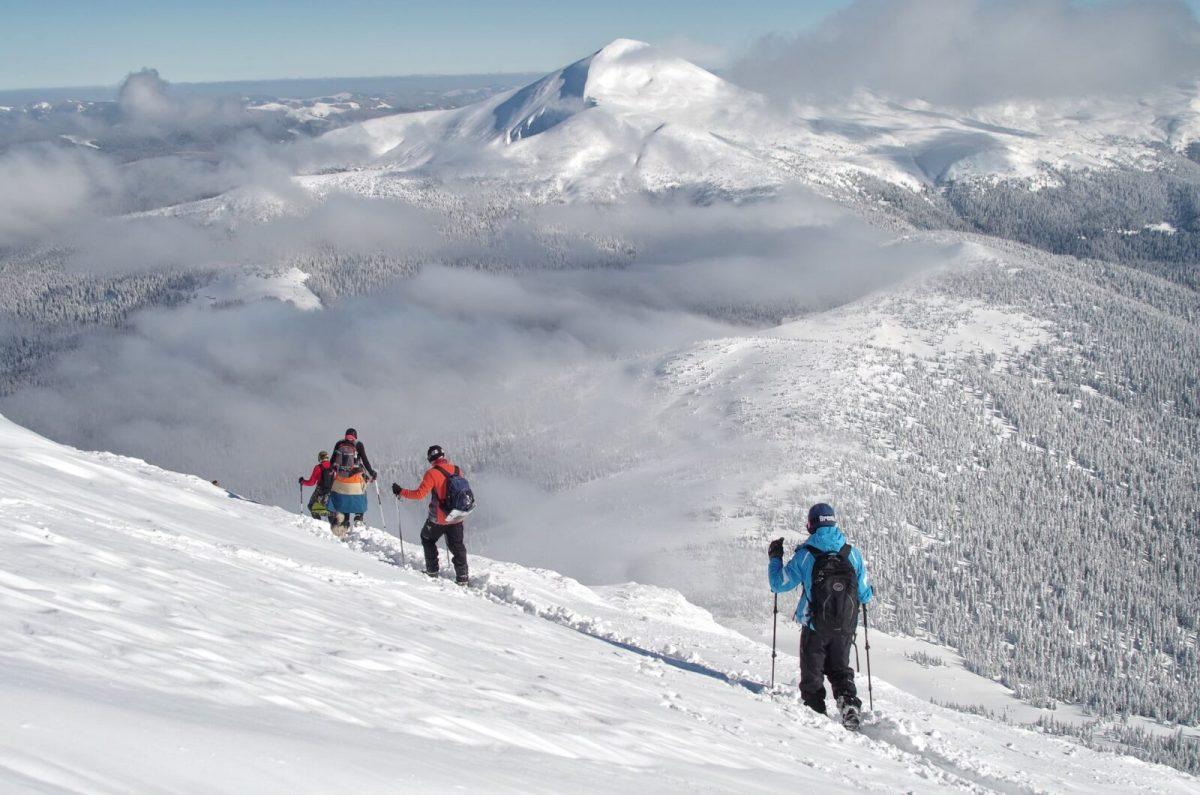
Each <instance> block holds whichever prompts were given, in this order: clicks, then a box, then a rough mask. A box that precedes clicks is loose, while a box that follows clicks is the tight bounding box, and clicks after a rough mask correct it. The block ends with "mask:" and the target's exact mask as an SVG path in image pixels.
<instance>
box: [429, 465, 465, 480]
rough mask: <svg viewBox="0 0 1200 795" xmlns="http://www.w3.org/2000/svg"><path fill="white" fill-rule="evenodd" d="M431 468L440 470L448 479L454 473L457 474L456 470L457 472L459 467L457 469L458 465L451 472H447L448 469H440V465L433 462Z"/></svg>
mask: <svg viewBox="0 0 1200 795" xmlns="http://www.w3.org/2000/svg"><path fill="white" fill-rule="evenodd" d="M433 468H434V469H436V470H437V471H438V472H441V473H442V474H443V475H445V476H446V480H449V479H450V478H452V477H454V476H455V475H457V474H458V472H459V469H458V467H454V471H453V472H448V471H446V470H445V469H442V468H441V467H440V466H438V465H437V464H434V465H433Z"/></svg>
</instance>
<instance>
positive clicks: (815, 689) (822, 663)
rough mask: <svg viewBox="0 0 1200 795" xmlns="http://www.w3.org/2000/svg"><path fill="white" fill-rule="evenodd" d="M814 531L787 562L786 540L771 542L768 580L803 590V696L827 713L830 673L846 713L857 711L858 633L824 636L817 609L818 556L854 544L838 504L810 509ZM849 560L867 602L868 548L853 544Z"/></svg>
mask: <svg viewBox="0 0 1200 795" xmlns="http://www.w3.org/2000/svg"><path fill="white" fill-rule="evenodd" d="M808 532H809V537H808V541H806V542H805V543H804V544H803V545H802V546H799V547H797V548H796V554H795V555H793V556H792V559H791V560H789V561H788V562H787V565H786V566H785V565H784V563H783V539H776V540H775V541H772V542H771V545H770V546H769V547H768V548H767V555H768V558H769V562H768V566H767V580H768V582H769V583H770V586H771V590H772V591H773V592H775V593H784V592H786V591H791V590H794V589H795V588H800V589H801V591H800V601H799V603H798V604H797V605H796V613H795V619H796V621H797V622H799V623H800V626H801V629H800V696H801V698H803V699H804V703H805V704H807V705H808V706H809V707H810V708H811V709H813V710H814V711H816V712H820V713H821V714H825V677H828V678H829V684H830V685H831V686H832V688H833V696H834V698H835V699H837V702H838V707H839V709H841V710H842V712H843V715H844V714H845V711H846V707H847V706H849V707H851V708H853V710H855V713H856V715H857V710H859V709H861V708H862V702H861V701H859V699H858V693H857V691H856V689H855V687H854V669H853V668H852V667H850V649H851V647H852V646H853V644H854V636H853V635H852V634H851V635H849V636H845V635H833V636H823V635H822V634H821V633H819V632H818V631H817V627H816V625H815V623H814V621H813V609H812V592H813V566H814V564H815V563H816V560H817V555H828V554H835V555H836V554H840V553H841V552H842V550H843V548H845V547H848V546H849V545H848V544H847V543H846V537H845V536H844V535H842V531H841V530H840V529H838V526H837V517H836V516H835V515H834V512H833V508H832V507H831V506H829V505H827V504H825V503H823V502H819V503H817V504H816V505H814V506H812V507H811V508H809V509H808ZM845 560H846V562H847V563H849V564H850V566H851V567H852V568H853V570H854V574H855V575H857V578H858V588H857V597H858V603H859V604H863V605H865V604H866V603H868V602H870V601H871V598H872V596H873V595H874V591H873V589H872V588H871V578H870V577H869V576H868V574H867V567H866V564H865V563H864V562H863V557H862V553H861V552H859V551H858V550H857V549H855V548H854V547H850V548H849V550H848V551H847V552H846V554H845Z"/></svg>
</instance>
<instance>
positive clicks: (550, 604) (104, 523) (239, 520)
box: [0, 419, 1195, 793]
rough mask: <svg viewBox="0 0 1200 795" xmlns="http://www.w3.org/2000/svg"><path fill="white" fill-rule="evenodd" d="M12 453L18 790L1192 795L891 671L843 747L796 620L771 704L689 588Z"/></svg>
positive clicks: (35, 444) (11, 777) (86, 458)
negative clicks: (491, 557)
mask: <svg viewBox="0 0 1200 795" xmlns="http://www.w3.org/2000/svg"><path fill="white" fill-rule="evenodd" d="M0 448H2V449H3V452H4V459H5V461H6V463H7V466H6V467H5V468H4V469H3V472H0V479H2V484H3V490H2V493H3V495H4V496H3V497H2V498H0V502H2V504H3V506H4V512H3V515H2V517H0V527H2V528H3V533H2V534H0V543H2V544H3V550H2V557H0V560H2V561H3V562H2V563H0V603H2V604H3V607H4V612H3V616H4V619H3V623H0V704H2V706H3V708H2V709H0V789H3V790H4V791H6V792H14V793H15V792H22V793H29V792H44V793H125V792H138V793H156V792H163V793H165V792H205V793H211V792H277V793H305V792H312V793H329V792H360V793H372V792H380V793H383V792H389V793H395V792H434V791H439V792H440V791H448V790H452V789H454V790H458V789H467V790H474V791H482V792H526V793H528V792H547V793H552V792H553V793H557V792H582V791H588V792H633V791H647V790H649V791H655V792H689V793H692V792H780V791H784V790H790V789H793V788H795V787H796V786H797V781H800V780H803V781H804V782H805V786H806V787H807V788H809V789H811V790H814V791H878V792H895V791H919V792H935V791H970V792H989V791H999V792H1018V791H1019V792H1026V791H1076V792H1102V791H1109V792H1128V791H1131V790H1134V789H1137V790H1140V791H1153V792H1189V791H1194V787H1195V782H1194V780H1193V779H1190V778H1188V777H1187V776H1185V775H1183V774H1181V773H1177V772H1175V771H1173V770H1170V769H1167V768H1162V767H1158V766H1153V765H1147V764H1144V763H1141V762H1137V761H1135V760H1132V759H1129V758H1125V757H1120V756H1116V755H1112V754H1106V753H1100V752H1095V751H1091V750H1087V749H1085V748H1083V747H1082V746H1079V745H1077V744H1075V743H1074V742H1072V741H1069V740H1064V739H1058V738H1053V737H1049V736H1045V735H1042V734H1039V733H1036V732H1032V731H1027V730H1023V729H1018V728H1014V727H1010V726H1006V725H1001V724H997V723H994V722H991V721H989V720H986V719H983V718H978V717H974V716H968V715H963V714H959V713H957V712H952V711H949V710H945V709H941V708H937V707H932V706H930V705H928V704H927V703H925V702H924V701H923V700H922V699H919V698H916V697H914V696H912V695H909V694H907V693H906V692H904V691H903V690H899V689H897V688H894V687H891V686H889V685H888V684H886V683H884V682H882V681H877V682H876V684H875V699H876V710H875V713H874V714H873V715H871V716H870V717H869V718H868V721H867V723H866V725H865V727H864V730H863V732H862V734H861V735H857V736H856V735H851V734H849V733H847V732H845V731H844V730H843V729H842V728H841V727H840V726H838V725H836V724H834V723H833V722H831V721H830V720H828V719H826V718H823V717H819V716H816V715H815V714H813V713H811V712H809V711H808V710H807V709H806V708H804V707H803V705H801V704H800V703H799V701H798V700H797V699H796V698H795V696H794V694H793V688H792V685H791V681H790V680H792V677H793V674H792V672H793V671H794V669H795V661H794V658H792V657H790V656H789V655H787V654H786V649H787V648H790V645H791V643H792V642H793V641H794V637H795V635H794V633H793V632H791V631H790V630H789V629H786V628H785V629H784V630H783V631H782V632H781V635H782V636H783V637H784V638H785V639H786V643H785V644H784V646H783V647H784V649H785V654H784V655H783V656H782V657H781V661H780V671H781V679H782V680H783V681H784V682H785V685H784V686H782V687H781V688H780V689H779V691H778V692H776V693H770V692H767V691H764V688H763V687H762V684H761V683H762V682H763V681H765V680H766V678H767V676H768V664H769V648H768V647H766V646H764V645H763V644H762V643H760V642H757V641H754V640H750V639H748V638H746V637H744V636H742V635H740V634H738V633H736V632H733V631H732V630H729V629H727V628H724V627H722V626H720V625H719V624H717V623H716V622H715V621H714V620H713V618H712V616H711V615H709V614H708V613H707V611H704V610H701V609H699V608H697V607H695V606H692V605H689V604H688V603H687V602H686V601H684V600H683V598H682V597H681V596H680V595H679V594H678V593H675V592H674V591H669V590H666V589H662V588H652V587H646V586H640V585H636V584H633V583H629V584H625V585H619V586H611V587H605V588H589V587H586V586H584V585H582V584H580V583H578V582H575V581H573V580H571V579H569V578H566V577H563V576H561V575H558V574H555V573H554V572H550V571H545V570H534V569H527V568H523V567H521V566H518V565H515V564H511V563H500V562H495V561H488V560H483V559H480V558H478V557H475V558H473V561H472V563H473V576H474V582H473V584H472V587H470V588H469V589H460V588H457V587H456V586H454V585H453V584H451V583H450V582H449V581H447V580H444V579H443V580H432V581H431V580H429V579H427V578H425V577H424V575H423V574H421V573H420V572H419V571H417V570H415V569H414V568H413V564H414V563H415V557H414V549H413V546H412V542H413V541H414V540H415V539H414V536H413V533H412V528H413V526H414V525H413V523H412V522H411V521H408V522H406V525H405V527H406V529H407V532H408V536H407V540H408V542H409V545H408V549H407V551H408V556H407V557H405V556H404V555H403V554H402V552H401V548H400V545H399V543H398V541H397V539H395V538H394V537H393V536H391V535H389V534H385V533H383V532H381V531H378V530H372V531H364V532H362V533H360V534H358V535H357V536H356V537H354V538H353V539H352V540H351V542H350V543H348V544H343V543H341V542H338V541H336V540H335V539H334V538H333V537H332V536H331V535H329V533H328V532H327V530H326V529H325V528H324V527H323V526H322V525H320V524H318V523H316V522H313V521H311V520H308V519H307V518H301V517H299V516H297V515H295V514H290V513H288V512H285V511H283V510H280V509H278V508H268V507H264V506H260V505H257V504H254V503H251V502H249V501H246V500H243V499H240V498H238V497H237V496H235V495H233V494H231V493H229V492H227V491H225V490H224V489H222V488H220V487H218V486H216V485H213V484H210V483H208V482H207V481H204V480H202V479H200V478H197V477H192V476H186V475H179V474H174V473H170V472H165V471H162V470H159V469H156V468H154V467H152V466H149V465H147V464H145V463H143V462H141V461H137V460H132V459H125V458H120V457H118V456H115V455H111V454H107V453H85V452H79V451H76V450H73V449H70V448H67V447H64V446H60V445H58V444H55V443H52V442H49V441H47V440H45V439H43V438H40V437H38V436H36V435H34V434H33V433H31V432H29V431H26V430H24V429H22V428H20V427H18V426H16V425H13V424H12V423H10V422H8V421H7V420H3V419H0ZM392 518H393V519H394V518H395V515H394V514H393V515H392ZM404 518H405V519H406V520H411V519H413V518H414V517H413V516H411V515H406V516H405V517H404ZM395 529H396V528H394V527H393V528H392V530H393V532H394V531H395Z"/></svg>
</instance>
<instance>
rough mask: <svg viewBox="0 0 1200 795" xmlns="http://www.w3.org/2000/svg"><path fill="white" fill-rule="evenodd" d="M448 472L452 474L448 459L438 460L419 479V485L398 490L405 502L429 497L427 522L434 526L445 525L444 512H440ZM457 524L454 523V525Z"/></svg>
mask: <svg viewBox="0 0 1200 795" xmlns="http://www.w3.org/2000/svg"><path fill="white" fill-rule="evenodd" d="M448 472H449V473H452V472H454V462H453V461H451V460H450V459H448V458H439V459H438V460H437V462H436V463H435V464H434V466H432V467H430V468H429V471H428V472H426V473H425V477H423V478H421V485H419V486H417V487H416V488H415V489H400V496H401V497H403V498H404V499H406V500H423V499H425V495H427V494H428V495H429V521H431V522H433V523H434V524H446V512H445V511H443V510H442V500H444V499H446V481H447V476H446V473H448ZM460 522H461V520H460ZM458 523H459V522H455V524H458Z"/></svg>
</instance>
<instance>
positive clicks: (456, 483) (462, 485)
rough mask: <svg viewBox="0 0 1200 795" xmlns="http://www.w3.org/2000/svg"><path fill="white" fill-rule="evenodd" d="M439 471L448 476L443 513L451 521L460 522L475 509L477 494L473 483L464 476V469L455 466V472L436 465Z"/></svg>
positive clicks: (442, 503)
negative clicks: (472, 486)
mask: <svg viewBox="0 0 1200 795" xmlns="http://www.w3.org/2000/svg"><path fill="white" fill-rule="evenodd" d="M434 466H435V468H436V469H437V471H438V472H441V473H442V474H443V475H445V476H446V496H445V497H444V498H442V501H441V508H442V513H444V514H445V515H446V519H447V520H449V521H450V522H459V521H462V520H463V519H465V518H466V516H467V514H469V513H470V512H471V511H473V510H475V494H474V492H472V491H471V484H470V483H468V482H467V479H466V478H464V477H463V476H462V471H461V470H460V469H459V468H458V467H455V468H454V471H453V472H450V471H449V470H446V469H442V468H441V467H440V466H437V465H436V464H435V465H434Z"/></svg>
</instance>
